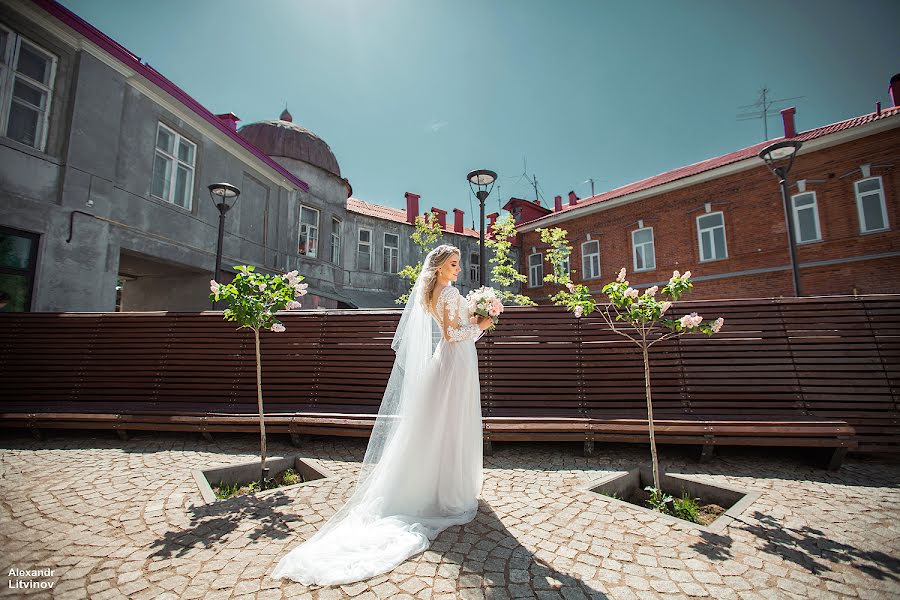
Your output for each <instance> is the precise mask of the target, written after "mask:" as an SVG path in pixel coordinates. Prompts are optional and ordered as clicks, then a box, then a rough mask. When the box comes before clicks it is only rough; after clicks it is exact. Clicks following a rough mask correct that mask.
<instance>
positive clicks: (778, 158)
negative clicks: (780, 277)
mask: <svg viewBox="0 0 900 600" xmlns="http://www.w3.org/2000/svg"><path fill="white" fill-rule="evenodd" d="M802 145H803V143H802V142H801V141H799V140H782V141H780V142H775V143H774V144H770V145H768V146H766V147H765V148H763V149H762V150H761V151H760V152H759V157H760V158H761V159H763V160H764V161H765V162H766V165H767V166H768V167H769V169H771V170H772V173H774V174H775V177H777V178H778V183H779V185H780V186H781V200H782V202H783V203H784V220H785V221H786V222H787V234H788V247H789V248H790V253H791V274H792V275H793V277H794V294H795V295H796V296H802V295H803V289H802V288H801V287H800V271H799V269H798V268H797V240H796V237H795V236H794V217H793V211H792V210H791V207H790V205H789V199H790V198H789V195H788V184H787V179H788V173H790V171H791V167H792V166H793V165H794V157H795V156H797V151H798V150H800V146H802Z"/></svg>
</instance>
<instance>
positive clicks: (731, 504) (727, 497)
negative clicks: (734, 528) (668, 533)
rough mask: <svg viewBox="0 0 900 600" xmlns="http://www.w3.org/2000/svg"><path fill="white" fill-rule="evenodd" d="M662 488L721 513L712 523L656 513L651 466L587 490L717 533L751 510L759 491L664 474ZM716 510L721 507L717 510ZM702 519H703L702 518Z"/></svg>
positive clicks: (606, 479)
mask: <svg viewBox="0 0 900 600" xmlns="http://www.w3.org/2000/svg"><path fill="white" fill-rule="evenodd" d="M660 485H662V489H663V491H664V492H666V493H667V494H669V495H670V496H672V497H674V498H679V499H680V498H681V497H682V495H683V494H687V495H688V496H689V497H691V498H695V499H696V498H699V502H698V504H699V505H700V506H701V507H704V506H709V507H710V512H706V513H704V514H710V513H720V514H718V516H717V517H715V519H714V520H713V521H712V522H707V523H706V524H700V523H694V522H691V521H688V520H685V519H681V518H678V517H674V516H671V515H668V514H665V513H661V512H658V511H655V510H653V509H652V508H650V507H649V506H648V505H647V504H646V501H645V500H646V498H647V497H648V496H649V494H648V493H647V492H645V491H644V488H645V487H648V486H650V487H652V486H653V471H652V469H651V467H650V466H649V465H642V466H640V467H637V468H635V469H632V470H630V471H628V472H627V473H613V474H611V475H608V476H606V477H603V478H601V479H598V480H596V481H593V482H591V483H590V484H588V485H587V486H586V487H585V488H584V489H586V490H587V491H589V492H593V493H595V494H597V495H598V496H600V497H602V498H603V499H604V500H607V501H610V502H613V503H618V504H620V505H623V506H630V507H632V508H637V509H639V510H646V511H648V512H650V513H652V514H654V515H657V516H658V517H659V518H661V519H664V520H668V521H670V522H671V523H673V524H677V525H682V526H684V527H685V528H690V529H701V530H704V531H709V532H713V533H718V532H721V531H722V530H724V529H725V528H726V527H727V526H728V525H729V523H730V522H731V521H732V520H733V519H734V517H737V516H738V515H740V514H741V513H742V512H744V510H746V509H747V507H748V506H750V504H752V503H753V502H754V501H755V500H756V499H757V498H759V492H747V491H745V490H739V489H736V488H732V487H728V486H724V485H719V484H712V483H708V482H705V481H699V480H697V479H694V478H692V477H690V476H689V475H680V474H676V473H662V472H661V473H660ZM713 507H720V508H719V509H715V508H713ZM701 520H702V517H701Z"/></svg>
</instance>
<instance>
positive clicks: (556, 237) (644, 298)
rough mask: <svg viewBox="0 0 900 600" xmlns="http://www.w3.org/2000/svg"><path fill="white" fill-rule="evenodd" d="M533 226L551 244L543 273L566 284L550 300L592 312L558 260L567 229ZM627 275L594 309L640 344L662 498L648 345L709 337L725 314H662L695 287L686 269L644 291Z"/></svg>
mask: <svg viewBox="0 0 900 600" xmlns="http://www.w3.org/2000/svg"><path fill="white" fill-rule="evenodd" d="M537 231H540V232H541V241H543V242H546V243H549V244H551V251H550V253H549V255H548V256H549V257H550V258H549V260H550V261H551V262H552V263H553V266H554V270H553V271H554V274H553V275H547V276H546V277H544V280H545V281H550V282H553V283H557V284H559V285H560V286H561V287H562V286H564V287H565V289H563V290H561V291H560V292H559V293H557V294H556V295H554V296H553V298H552V299H553V301H554V304H557V305H563V306H565V307H566V308H567V309H568V310H571V311H572V312H574V313H575V316H576V317H581V316H582V315H587V314H590V313H592V312H594V310H596V309H597V303H596V301H595V300H594V298H593V296H591V294H590V291H589V290H588V288H587V286H584V285H581V284H578V285H575V284H573V283H572V282H571V281H570V280H569V278H568V276H566V275H565V272H564V270H563V268H562V263H563V262H565V260H566V258H567V257H568V256H569V252H571V247H569V246H568V241H567V240H566V238H565V236H566V231H565V230H564V229H560V228H558V227H554V228H553V229H549V230H540V229H539V230H537ZM567 247H568V250H567ZM625 275H626V273H625V268H624V267H623V268H622V270H620V271H619V276H618V277H617V278H616V280H615V281H613V282H610V283H608V284H606V285H605V286H603V289H602V291H603V293H604V294H606V295H607V296H608V297H609V299H610V304H608V305H606V307H605V308H604V309H602V310H600V311H598V312H599V313H600V316H601V317H603V320H604V321H605V322H606V324H607V325H608V326H609V328H610V329H612V331H614V332H615V333H617V334H618V335H621V336H623V337H625V338H627V339H629V340H630V341H631V342H633V343H634V344H636V345H637V346H638V347H639V348H640V349H641V353H642V355H643V359H644V391H645V395H646V398H647V426H648V429H649V432H650V456H651V460H652V462H653V490H651V491H652V492H655V493H656V496H657V497H661V494H662V488H661V487H660V482H659V459H658V456H657V453H656V436H655V432H654V427H653V401H652V396H651V393H650V352H649V351H650V348H651V347H652V346H653V345H654V344H657V343H659V342H662V341H664V340H669V339H672V338H674V337H677V336H681V335H684V334H686V333H705V334H707V335H708V336H711V335H713V334H714V333H718V332H719V330H720V329H721V328H722V324H723V323H724V322H725V319H723V318H722V317H719V318H718V319H716V320H715V321H713V322H712V323H709V322H707V323H703V317H701V316H700V315H698V314H697V313H695V312H694V313H691V314H689V315H685V316H683V317H681V318H680V319H669V318H666V317H665V314H666V312H668V311H669V309H670V308H672V305H673V304H674V303H675V302H677V301H678V300H679V299H680V298H681V297H682V296H683V295H684V294H685V293H687V292H688V291H690V290H691V288H693V287H694V286H693V284H692V283H691V272H690V271H686V272H685V273H684V275H682V274H681V273H679V272H678V271H674V272H673V273H672V277H671V279H669V283H668V284H667V285H666V286H665V287H664V288H663V289H662V290H660V289H659V286H655V285H654V286H651V287H649V288H647V289H646V290H645V291H644V293H643V294H641V293H640V292H639V291H638V290H636V289H635V288H632V287H630V285H629V283H628V281H626V280H625ZM657 292H661V294H662V296H663V297H664V299H663V300H658V299H657V298H656V294H657ZM620 322H621V323H625V324H628V325H629V326H630V327H631V331H625V330H624V329H622V328H621V327H617V326H616V324H617V323H620ZM701 323H702V324H701Z"/></svg>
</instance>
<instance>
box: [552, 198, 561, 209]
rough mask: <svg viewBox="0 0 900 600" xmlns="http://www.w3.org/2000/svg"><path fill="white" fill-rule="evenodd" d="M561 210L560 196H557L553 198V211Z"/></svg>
mask: <svg viewBox="0 0 900 600" xmlns="http://www.w3.org/2000/svg"><path fill="white" fill-rule="evenodd" d="M561 210H562V196H557V197H556V198H554V199H553V211H554V212H559V211H561Z"/></svg>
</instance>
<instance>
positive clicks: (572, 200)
mask: <svg viewBox="0 0 900 600" xmlns="http://www.w3.org/2000/svg"><path fill="white" fill-rule="evenodd" d="M576 204H578V196H576V195H575V192H569V206H575V205H576Z"/></svg>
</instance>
